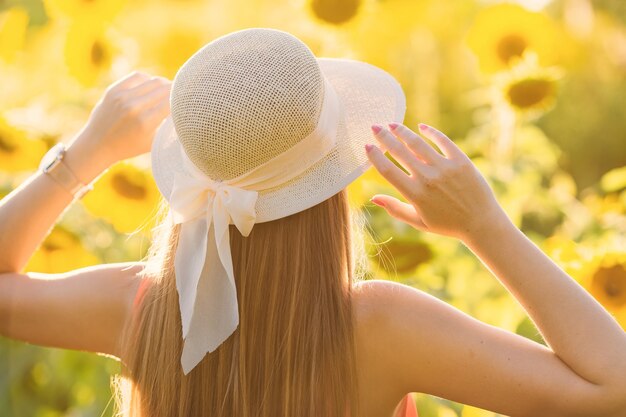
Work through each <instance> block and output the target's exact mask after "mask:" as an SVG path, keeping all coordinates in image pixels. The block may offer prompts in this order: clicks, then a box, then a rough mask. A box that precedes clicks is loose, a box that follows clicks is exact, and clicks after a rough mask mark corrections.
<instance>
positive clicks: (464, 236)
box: [366, 123, 508, 241]
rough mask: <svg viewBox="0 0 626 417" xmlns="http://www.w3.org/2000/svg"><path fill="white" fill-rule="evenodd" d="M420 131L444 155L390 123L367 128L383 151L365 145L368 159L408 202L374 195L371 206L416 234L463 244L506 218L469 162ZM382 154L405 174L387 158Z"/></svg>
mask: <svg viewBox="0 0 626 417" xmlns="http://www.w3.org/2000/svg"><path fill="white" fill-rule="evenodd" d="M419 127H420V133H421V134H422V135H423V136H424V137H426V138H428V139H430V140H431V141H432V142H434V143H435V144H436V145H437V146H438V148H439V149H441V151H442V153H443V155H442V154H440V153H439V152H437V151H436V150H435V149H434V148H433V147H432V146H430V145H429V144H428V143H426V141H424V139H422V138H421V137H420V136H419V135H418V134H416V133H414V132H413V131H412V130H411V129H409V128H408V127H406V126H404V125H402V124H397V123H391V124H389V130H388V129H385V128H384V127H382V126H381V125H373V126H372V131H373V132H374V137H375V138H376V139H377V141H378V142H379V144H380V146H381V148H382V149H381V148H379V147H377V146H375V145H369V144H368V145H366V151H367V156H368V158H369V160H370V162H371V163H372V165H374V167H375V168H376V169H377V170H378V171H379V172H380V173H381V175H382V176H383V177H385V179H387V180H388V181H389V182H390V183H391V184H392V185H393V186H394V187H395V188H397V189H398V191H399V192H400V193H401V194H402V195H403V196H404V197H405V198H406V199H407V200H408V201H409V203H405V202H402V201H400V200H398V199H397V198H394V197H391V196H389V195H384V194H376V195H375V196H374V197H373V198H372V202H373V203H375V204H378V205H380V206H382V207H384V208H385V210H386V211H387V213H389V214H390V215H391V216H392V217H394V218H396V219H398V220H401V221H403V222H405V223H408V224H410V225H411V226H413V227H415V228H416V229H418V230H422V231H427V232H432V233H437V234H441V235H445V236H451V237H455V238H458V239H460V240H462V241H467V240H468V239H472V238H475V237H477V236H478V235H479V234H480V233H481V232H482V231H485V230H486V228H487V227H489V226H491V225H493V224H494V223H496V222H499V221H502V220H503V219H508V218H507V217H506V214H505V213H504V211H503V210H502V208H501V207H500V205H499V204H498V202H497V201H496V198H495V196H494V194H493V191H492V190H491V188H490V187H489V185H488V184H487V182H486V181H485V179H484V178H483V176H482V175H481V174H480V172H478V170H477V169H476V167H475V166H474V164H473V163H472V161H471V160H470V159H469V157H468V156H467V155H465V153H463V151H461V149H459V148H458V147H457V146H456V144H455V143H454V142H452V140H450V139H449V138H448V137H447V136H446V135H444V134H443V133H441V132H440V131H438V130H437V129H435V128H433V127H431V126H427V125H424V124H420V126H419ZM368 148H369V150H368ZM384 150H387V151H389V153H390V154H391V156H393V157H394V159H396V160H397V161H398V163H400V164H401V165H402V166H403V167H404V168H405V169H406V171H408V172H409V173H410V175H407V174H406V173H405V172H403V171H402V170H401V169H400V168H399V167H397V166H396V165H395V164H394V163H393V162H392V161H391V160H390V159H388V158H387V157H386V156H385V155H384V153H383V152H384Z"/></svg>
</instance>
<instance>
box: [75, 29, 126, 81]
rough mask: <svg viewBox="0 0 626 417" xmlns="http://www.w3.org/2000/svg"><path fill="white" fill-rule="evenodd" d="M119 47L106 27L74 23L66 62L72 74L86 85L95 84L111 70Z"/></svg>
mask: <svg viewBox="0 0 626 417" xmlns="http://www.w3.org/2000/svg"><path fill="white" fill-rule="evenodd" d="M117 52H118V49H117V47H116V46H115V44H114V43H113V41H112V39H111V37H110V36H109V34H108V33H107V32H106V30H105V29H104V27H102V26H99V25H97V24H96V25H88V24H86V23H85V22H76V23H74V24H73V25H72V26H71V27H70V29H69V31H68V33H67V40H66V42H65V63H66V64H67V68H68V71H69V73H70V75H72V76H73V77H74V78H76V79H77V80H78V81H79V82H80V83H81V84H83V85H85V86H93V85H95V84H96V83H97V82H98V81H99V79H100V77H101V76H102V74H104V73H106V72H108V71H109V69H110V68H111V64H112V63H113V58H114V57H115V55H116V54H117Z"/></svg>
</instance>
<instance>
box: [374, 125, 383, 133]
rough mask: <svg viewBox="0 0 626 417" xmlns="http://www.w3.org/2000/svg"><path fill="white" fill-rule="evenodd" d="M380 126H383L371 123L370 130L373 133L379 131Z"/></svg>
mask: <svg viewBox="0 0 626 417" xmlns="http://www.w3.org/2000/svg"><path fill="white" fill-rule="evenodd" d="M382 128H383V127H382V126H381V125H379V124H375V125H372V131H373V132H374V133H378V132H380V131H381V129H382Z"/></svg>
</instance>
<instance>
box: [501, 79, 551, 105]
mask: <svg viewBox="0 0 626 417" xmlns="http://www.w3.org/2000/svg"><path fill="white" fill-rule="evenodd" d="M554 90H555V86H554V81H552V80H548V79H532V78H528V79H525V80H521V81H518V82H516V83H514V84H513V85H511V86H510V87H509V89H508V91H507V95H508V99H509V103H511V104H512V105H513V106H515V107H517V108H520V109H528V108H530V107H533V106H536V105H537V104H539V103H541V102H542V101H544V100H546V99H548V98H549V97H551V96H552V95H553V94H554Z"/></svg>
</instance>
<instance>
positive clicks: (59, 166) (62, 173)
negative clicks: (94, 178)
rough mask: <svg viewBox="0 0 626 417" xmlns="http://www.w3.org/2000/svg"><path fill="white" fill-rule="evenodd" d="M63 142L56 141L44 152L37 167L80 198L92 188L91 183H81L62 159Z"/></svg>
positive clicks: (63, 152) (63, 151)
mask: <svg viewBox="0 0 626 417" xmlns="http://www.w3.org/2000/svg"><path fill="white" fill-rule="evenodd" d="M65 151H66V148H65V144H64V143H62V142H59V143H57V144H56V145H54V146H53V147H52V148H50V149H49V150H48V152H46V154H45V155H44V156H43V158H41V162H40V163H39V169H40V170H41V171H42V172H43V173H44V174H48V175H49V176H50V177H52V179H53V180H55V181H56V182H57V183H59V184H60V185H61V186H62V187H63V188H65V189H66V190H68V191H69V192H70V193H71V194H72V195H73V196H74V198H78V199H80V198H82V197H83V196H84V195H85V194H86V193H87V192H88V191H90V190H93V185H92V184H88V185H85V184H84V183H82V182H81V181H80V180H79V179H78V178H77V177H76V175H75V174H74V173H73V172H72V170H71V169H70V168H69V167H68V166H67V164H66V163H65V162H64V161H63V157H64V156H65Z"/></svg>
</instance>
